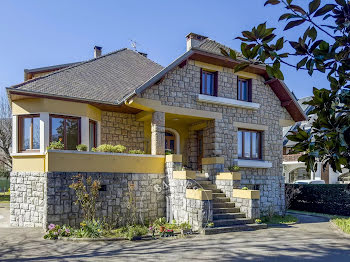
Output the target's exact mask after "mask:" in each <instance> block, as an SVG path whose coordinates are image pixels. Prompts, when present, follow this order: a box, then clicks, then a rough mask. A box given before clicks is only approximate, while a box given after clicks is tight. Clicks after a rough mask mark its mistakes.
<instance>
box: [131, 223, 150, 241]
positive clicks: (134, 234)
mask: <svg viewBox="0 0 350 262" xmlns="http://www.w3.org/2000/svg"><path fill="white" fill-rule="evenodd" d="M147 233H148V229H147V227H145V226H142V225H134V226H128V227H127V230H126V232H125V237H126V238H127V239H129V240H134V239H135V238H138V237H142V236H144V235H147Z"/></svg>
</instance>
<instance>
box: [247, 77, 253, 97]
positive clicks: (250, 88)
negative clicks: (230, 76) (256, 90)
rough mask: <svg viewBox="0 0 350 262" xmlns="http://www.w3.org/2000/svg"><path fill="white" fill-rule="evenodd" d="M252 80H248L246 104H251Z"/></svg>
mask: <svg viewBox="0 0 350 262" xmlns="http://www.w3.org/2000/svg"><path fill="white" fill-rule="evenodd" d="M252 89H253V88H252V79H249V80H248V102H252V93H253V91H252Z"/></svg>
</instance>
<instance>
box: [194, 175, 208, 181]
mask: <svg viewBox="0 0 350 262" xmlns="http://www.w3.org/2000/svg"><path fill="white" fill-rule="evenodd" d="M195 180H197V181H210V180H209V178H207V177H205V176H198V175H197V176H196V178H195ZM210 182H211V181H210Z"/></svg>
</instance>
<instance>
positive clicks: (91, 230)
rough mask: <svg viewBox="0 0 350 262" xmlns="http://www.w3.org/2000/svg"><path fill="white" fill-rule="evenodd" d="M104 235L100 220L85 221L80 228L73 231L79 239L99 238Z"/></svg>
mask: <svg viewBox="0 0 350 262" xmlns="http://www.w3.org/2000/svg"><path fill="white" fill-rule="evenodd" d="M102 234H103V223H102V222H101V221H99V220H92V221H83V222H81V223H80V228H78V229H75V230H74V231H73V236H74V237H77V238H98V237H101V236H102Z"/></svg>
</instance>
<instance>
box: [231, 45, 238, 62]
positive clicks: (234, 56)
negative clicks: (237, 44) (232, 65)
mask: <svg viewBox="0 0 350 262" xmlns="http://www.w3.org/2000/svg"><path fill="white" fill-rule="evenodd" d="M230 57H231V58H232V59H234V60H236V59H237V55H236V52H235V51H234V50H232V49H231V48H230Z"/></svg>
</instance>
